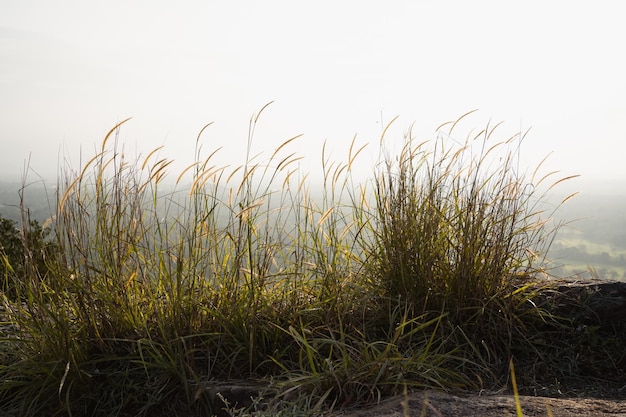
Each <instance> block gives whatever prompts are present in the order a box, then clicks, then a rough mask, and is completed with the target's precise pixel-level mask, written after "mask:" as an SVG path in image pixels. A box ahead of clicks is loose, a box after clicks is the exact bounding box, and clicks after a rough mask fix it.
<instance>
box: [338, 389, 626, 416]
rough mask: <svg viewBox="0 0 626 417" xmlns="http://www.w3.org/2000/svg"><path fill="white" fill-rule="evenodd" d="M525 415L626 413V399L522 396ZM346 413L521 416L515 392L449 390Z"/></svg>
mask: <svg viewBox="0 0 626 417" xmlns="http://www.w3.org/2000/svg"><path fill="white" fill-rule="evenodd" d="M519 403H520V405H521V409H522V413H523V415H524V416H525V417H533V416H554V417H608V416H611V417H615V416H626V399H598V398H547V397H534V396H520V399H519ZM335 416H342V417H405V416H407V417H408V416H411V417H417V416H420V417H472V416H476V417H507V416H517V414H516V404H515V398H514V397H513V395H504V394H491V395H478V394H456V395H453V394H448V393H442V392H434V391H422V392H416V393H412V394H408V395H406V396H399V397H395V398H390V399H387V400H385V401H383V402H381V403H380V404H378V405H376V406H373V407H366V408H361V409H359V410H354V411H344V412H342V413H337V414H335Z"/></svg>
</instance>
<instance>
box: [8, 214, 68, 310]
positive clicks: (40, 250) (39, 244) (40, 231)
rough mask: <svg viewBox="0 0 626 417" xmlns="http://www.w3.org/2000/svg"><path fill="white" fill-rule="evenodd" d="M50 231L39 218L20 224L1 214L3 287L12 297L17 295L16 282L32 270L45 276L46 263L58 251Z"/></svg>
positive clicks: (46, 270)
mask: <svg viewBox="0 0 626 417" xmlns="http://www.w3.org/2000/svg"><path fill="white" fill-rule="evenodd" d="M50 233H51V231H50V229H47V228H43V227H42V226H41V225H40V224H39V222H38V221H37V220H30V221H29V223H28V225H27V227H19V226H18V223H17V222H16V221H14V220H11V219H7V218H5V217H3V216H1V215H0V273H1V274H2V283H1V285H0V289H1V290H2V292H4V293H5V294H6V295H7V296H8V297H9V298H14V297H15V296H16V295H17V288H16V285H17V284H18V283H19V282H20V280H22V279H24V278H25V277H27V276H28V274H29V273H34V274H37V275H38V276H40V277H43V276H45V274H46V273H47V272H48V265H49V264H48V263H47V262H48V261H49V260H50V259H51V258H52V256H54V255H55V254H56V244H55V243H53V242H52V241H51V240H50V239H49V237H50Z"/></svg>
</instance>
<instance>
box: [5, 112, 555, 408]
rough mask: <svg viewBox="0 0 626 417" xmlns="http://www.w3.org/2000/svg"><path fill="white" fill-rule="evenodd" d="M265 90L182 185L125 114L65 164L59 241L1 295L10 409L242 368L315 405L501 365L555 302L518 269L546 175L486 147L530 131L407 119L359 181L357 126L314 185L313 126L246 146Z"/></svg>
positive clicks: (527, 268)
mask: <svg viewBox="0 0 626 417" xmlns="http://www.w3.org/2000/svg"><path fill="white" fill-rule="evenodd" d="M264 109H265V107H264V108H263V109H262V110H261V111H260V112H259V114H257V115H255V116H253V118H252V119H251V121H250V131H249V136H248V154H247V156H246V158H245V161H244V162H243V164H242V165H241V166H239V167H236V168H229V167H225V166H220V165H219V163H218V162H216V160H218V159H219V157H218V155H219V153H218V152H217V151H213V152H211V153H209V154H208V156H204V151H203V145H202V142H203V137H202V135H203V134H204V131H205V129H202V131H201V132H200V134H199V136H198V138H197V141H196V155H195V157H196V158H195V159H196V162H195V163H193V164H192V165H190V166H189V167H188V168H187V169H185V170H184V171H183V172H181V173H180V174H179V175H178V177H177V180H176V186H175V188H174V190H173V191H172V188H171V187H170V186H169V185H167V182H166V179H167V175H168V168H169V166H170V164H171V161H170V160H168V159H166V158H161V157H160V152H161V149H155V150H154V151H153V152H151V153H149V154H148V155H147V156H146V157H145V158H143V159H141V158H136V159H128V157H127V156H126V152H125V149H124V146H123V145H122V144H120V143H119V140H118V136H117V134H118V132H119V129H120V128H121V127H122V125H123V123H126V121H124V122H122V123H120V124H118V125H117V126H115V127H114V128H113V129H111V131H110V132H109V133H108V135H107V136H106V137H105V139H104V141H103V142H102V146H101V149H100V152H98V153H97V154H96V155H95V156H94V157H93V158H92V159H90V160H89V161H88V162H87V163H86V164H84V166H82V167H81V170H80V172H77V173H72V171H71V170H69V169H68V170H67V172H66V174H65V176H64V177H63V178H61V179H60V180H59V183H60V186H61V187H60V189H61V190H62V192H61V193H60V194H59V195H58V199H57V204H56V212H55V213H54V216H53V217H52V218H51V220H50V222H49V223H50V224H49V225H48V226H49V227H51V229H52V230H53V231H54V233H55V236H56V242H55V245H56V247H58V256H55V257H53V258H51V259H50V260H49V265H48V268H47V271H48V272H47V273H45V274H42V273H40V272H39V271H40V270H38V269H36V268H30V269H28V271H27V273H26V274H25V276H19V277H18V276H13V277H12V278H13V282H12V285H13V287H14V288H15V291H16V294H17V296H16V297H12V298H9V297H7V296H5V297H4V305H5V315H6V317H5V321H6V322H7V323H11V324H12V325H14V327H12V328H11V330H10V331H7V332H6V334H5V335H4V338H3V340H2V349H1V354H2V357H1V359H2V362H1V367H0V376H1V380H2V383H1V384H0V403H1V404H2V408H3V409H4V410H7V413H9V414H15V415H25V416H27V415H40V414H42V413H44V414H50V415H54V414H57V415H59V414H68V415H107V416H108V415H155V414H157V412H160V413H162V414H164V415H165V414H167V415H172V414H175V413H181V414H180V415H184V413H191V412H194V411H197V412H204V413H207V412H217V411H218V410H217V407H218V406H216V404H215V402H214V400H213V399H212V398H210V396H209V395H208V394H207V389H206V384H207V383H210V382H215V381H230V380H240V379H246V380H250V379H262V380H264V381H273V384H274V386H275V389H276V390H277V392H279V398H293V396H294V395H296V396H298V397H302V398H304V397H306V398H312V399H313V398H314V399H315V402H316V404H317V405H318V407H319V406H320V405H321V404H326V405H327V406H329V407H340V406H346V405H352V404H356V403H359V402H363V401H372V400H376V399H378V398H381V397H382V396H384V395H387V394H390V393H396V392H401V391H402V390H403V389H406V387H407V385H408V386H412V387H437V388H440V389H450V388H453V387H473V386H478V385H480V384H481V381H483V382H482V383H500V382H502V381H500V380H499V379H498V378H497V377H494V374H496V373H497V372H498V371H499V370H500V369H496V368H497V366H499V365H502V364H508V361H509V359H510V356H511V355H512V349H511V346H512V344H513V343H518V342H519V341H520V340H524V338H523V335H522V334H521V333H519V334H518V333H515V332H516V331H518V332H521V330H515V329H517V328H518V327H519V328H520V329H521V327H523V325H520V326H518V322H519V323H521V319H520V317H522V316H523V315H524V314H527V315H531V316H533V317H535V316H536V317H540V316H541V312H540V311H539V309H536V308H535V309H530V307H531V306H532V304H531V303H527V301H528V300H529V299H530V298H531V297H532V292H531V290H530V286H526V287H524V286H523V285H522V286H520V285H518V284H519V283H520V282H524V280H528V279H530V278H531V277H532V274H533V272H534V271H535V269H536V268H537V267H538V264H537V261H538V258H537V254H539V253H542V250H543V251H545V248H546V247H547V245H548V244H549V242H550V239H551V236H552V235H553V233H554V230H553V229H550V227H549V226H548V223H547V218H546V217H545V216H543V214H542V213H540V212H539V211H538V210H537V209H536V206H535V203H536V202H537V201H540V200H541V195H539V196H536V195H535V194H536V190H537V189H538V188H537V187H538V186H540V185H541V183H542V182H544V181H546V180H547V178H548V177H542V178H539V180H538V181H535V179H534V178H531V180H530V182H527V181H528V180H527V179H526V178H525V177H524V176H523V175H522V174H521V173H520V172H518V171H517V167H516V166H515V154H514V153H510V152H509V153H506V152H505V153H504V156H503V159H502V160H500V162H498V163H497V164H496V165H495V167H494V166H491V165H488V163H487V161H488V160H489V157H490V156H491V155H492V154H495V153H496V152H497V151H498V149H499V148H501V147H504V148H506V147H507V146H508V145H510V144H511V143H513V141H514V140H518V139H517V138H514V139H511V140H508V141H504V142H501V143H496V144H493V145H492V144H491V143H490V142H491V141H492V140H493V139H492V136H494V135H495V133H494V131H495V129H494V128H491V127H487V128H486V129H485V130H484V131H483V132H481V133H480V134H478V135H475V136H473V137H470V138H468V141H467V143H466V144H465V145H464V146H461V147H460V148H458V149H450V148H448V147H447V145H446V142H445V140H444V139H445V138H447V137H451V136H453V135H454V134H455V130H454V128H455V126H456V123H455V124H453V125H452V127H451V128H450V130H449V131H448V132H447V133H446V135H445V136H439V137H438V139H436V140H435V141H432V142H424V143H421V144H416V143H415V141H414V139H413V138H412V137H411V136H410V134H409V136H408V137H407V138H406V143H405V146H404V148H403V150H402V152H401V153H400V155H399V156H398V158H397V159H395V158H394V157H390V156H388V157H386V158H384V160H383V163H382V164H381V165H380V166H379V167H378V168H377V169H376V171H375V173H374V174H375V177H374V180H373V181H371V182H365V183H362V184H357V185H355V184H354V183H353V179H352V177H351V170H352V167H353V164H355V161H356V160H357V158H358V156H359V154H360V153H361V151H362V150H363V148H364V147H362V146H359V145H357V144H356V143H354V142H353V144H352V145H351V147H350V149H349V157H348V159H347V161H346V162H344V163H335V162H333V161H331V160H330V159H328V158H327V156H326V153H325V151H324V152H323V155H322V161H323V165H322V170H323V178H324V187H323V190H322V197H321V198H315V193H314V192H313V191H312V190H311V189H310V188H309V186H308V183H307V180H306V175H303V174H302V173H300V172H299V171H298V169H297V161H298V160H299V158H300V157H299V156H298V155H297V153H296V152H294V151H291V150H290V148H291V147H292V146H293V145H294V144H297V140H298V138H299V137H294V138H291V139H289V140H287V141H285V142H284V143H283V144H282V145H280V146H279V147H278V148H277V149H275V151H274V152H273V153H272V154H271V155H270V156H269V158H267V159H266V160H259V157H258V156H251V152H252V149H253V147H254V143H253V137H254V130H255V128H256V126H257V122H258V120H259V116H260V115H261V113H262V112H263V111H264ZM207 127H208V126H207ZM205 128H206V127H205ZM440 132H442V131H441V130H440ZM442 134H443V133H442ZM383 139H384V135H383ZM384 140H387V139H384ZM475 142H479V143H481V144H482V146H483V148H482V150H481V152H480V153H479V154H478V155H476V156H474V155H471V151H470V148H471V145H473V144H474V143H475ZM427 144H430V145H434V148H432V150H427ZM468 154H469V155H468ZM467 158H469V159H467ZM189 175H191V180H190V181H188V176H189ZM557 183H558V181H557ZM277 186H280V187H279V191H274V189H275V188H276V187H277ZM181 190H185V192H184V193H183V192H181ZM536 197H539V198H536ZM492 306H496V307H492ZM499 316H502V317H499ZM485 317H486V319H485ZM539 319H540V318H538V320H539ZM461 320H463V321H465V322H467V323H471V324H472V325H473V327H472V326H461ZM516 320H517V321H516ZM477 329H482V333H481V332H478V333H477V334H473V333H472V332H473V331H475V330H477ZM477 335H478V337H483V336H484V337H487V336H489V338H490V339H489V340H487V341H485V340H484V339H483V340H481V339H476V336H477ZM494 367H495V368H494ZM489 381H490V382H489ZM290 396H291V397H290Z"/></svg>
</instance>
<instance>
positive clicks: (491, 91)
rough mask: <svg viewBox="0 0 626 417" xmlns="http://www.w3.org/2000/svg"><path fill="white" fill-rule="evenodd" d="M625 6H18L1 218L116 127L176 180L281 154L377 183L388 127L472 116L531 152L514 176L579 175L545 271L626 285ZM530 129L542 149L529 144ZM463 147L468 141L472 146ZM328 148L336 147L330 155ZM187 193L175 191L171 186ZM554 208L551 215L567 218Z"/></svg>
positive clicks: (28, 0)
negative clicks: (351, 154) (342, 165)
mask: <svg viewBox="0 0 626 417" xmlns="http://www.w3.org/2000/svg"><path fill="white" fill-rule="evenodd" d="M624 39H626V25H624V24H623V13H622V5H621V3H620V2H618V1H603V2H594V3H590V2H582V1H567V2H566V1H553V2H543V1H536V0H530V1H524V2H501V1H495V0H479V1H474V2H466V1H452V0H442V1H437V2H434V1H427V0H415V1H408V0H406V1H405V0H399V1H392V2H389V1H385V2H383V1H369V0H366V1H353V0H347V1H341V2H336V1H327V0H322V1H316V2H293V1H286V0H267V1H263V2H257V1H252V0H242V1H233V2H214V1H201V0H190V1H185V2H178V3H176V2H171V1H164V0H153V1H147V0H138V1H133V2H125V1H121V0H112V1H109V2H106V3H92V2H84V1H80V0H59V1H55V2H50V1H47V0H24V1H20V2H8V1H5V2H2V3H0V146H1V149H2V151H1V152H0V179H1V181H0V214H1V215H3V216H8V217H12V216H14V215H15V212H14V207H13V206H14V205H15V201H16V198H17V194H16V192H17V188H19V187H20V186H21V185H20V184H21V183H22V180H23V178H24V176H25V174H28V175H26V177H27V179H28V180H27V182H29V183H30V182H32V183H33V185H32V186H29V188H28V195H29V196H31V197H29V198H31V199H30V200H29V201H28V202H29V206H30V207H31V209H32V210H33V213H35V214H36V216H35V217H39V216H40V215H41V216H45V215H46V214H49V210H44V209H45V208H46V207H44V206H45V205H46V203H44V201H43V200H39V199H38V198H39V197H35V195H37V194H38V193H37V192H35V191H36V188H37V187H38V185H37V184H38V183H39V181H40V180H43V182H44V183H45V184H46V185H47V187H46V189H47V190H48V191H50V190H53V189H54V184H55V183H56V180H57V178H58V176H59V174H60V172H62V171H63V169H65V168H67V167H71V169H79V168H80V166H81V165H82V164H83V163H84V162H85V161H86V160H88V159H89V158H91V157H92V156H93V155H94V154H95V152H96V150H97V149H98V147H99V146H100V143H101V141H102V139H103V138H104V136H105V134H106V133H107V132H108V131H109V129H110V128H111V127H113V126H114V125H115V124H116V123H118V122H120V121H122V120H124V119H126V118H128V117H132V119H131V120H130V121H129V122H128V123H126V124H125V125H124V127H123V129H122V130H121V131H120V138H119V139H120V142H121V143H123V144H124V147H125V149H126V150H127V151H128V152H129V153H131V152H132V153H134V154H137V155H146V154H148V153H149V152H150V151H152V150H153V149H155V148H157V147H160V146H163V149H162V151H161V153H160V154H161V155H162V156H163V157H166V158H169V159H174V160H175V163H174V164H173V165H172V166H171V170H172V172H174V173H175V172H179V171H180V170H181V169H182V168H183V167H185V166H188V165H189V164H190V163H191V162H193V161H194V156H195V146H196V138H197V135H198V132H199V131H200V130H201V129H202V127H203V126H205V125H206V124H207V123H211V122H214V123H213V124H212V125H211V126H210V127H209V128H207V130H206V131H205V132H204V134H203V136H202V138H201V144H202V146H203V149H204V150H205V151H207V152H210V151H212V150H214V149H218V148H220V149H221V150H220V152H219V154H218V155H219V163H220V164H221V165H223V166H225V165H230V166H237V165H239V164H241V163H242V161H243V158H244V157H245V149H246V145H247V138H248V129H249V122H250V118H251V116H252V115H253V114H255V113H256V112H258V111H259V110H260V109H261V108H262V107H263V106H264V105H265V104H267V103H268V102H271V101H272V102H273V103H272V105H271V106H270V107H268V108H267V109H266V110H265V111H264V112H263V114H262V117H261V118H260V119H259V123H258V125H257V126H256V129H255V138H254V142H253V146H252V153H254V154H256V153H260V152H263V153H271V152H272V151H273V150H274V149H275V148H276V147H277V146H279V145H280V144H281V143H283V142H284V141H285V140H287V139H289V138H291V137H293V136H296V135H299V134H302V135H303V136H302V138H301V139H299V140H298V141H297V142H295V143H294V147H295V150H296V151H297V152H298V153H299V154H301V155H303V156H304V157H305V158H304V159H303V160H301V161H300V164H301V168H302V170H303V171H304V172H309V173H310V175H311V179H312V181H318V182H319V180H320V175H321V153H322V152H321V149H322V147H323V146H326V152H327V154H328V155H330V156H331V158H332V159H333V160H336V161H345V157H346V155H347V152H348V149H349V147H350V144H351V142H352V140H353V138H355V135H356V143H357V144H364V143H368V144H370V145H369V146H368V148H367V149H366V151H364V153H363V155H362V157H361V159H360V161H361V162H360V163H359V164H358V165H357V166H355V167H354V172H353V175H354V176H355V178H356V179H357V181H358V180H365V179H366V178H368V177H369V176H370V175H371V173H372V170H373V167H374V166H375V163H376V161H377V157H378V152H379V147H378V141H379V138H380V134H381V132H382V130H383V128H384V126H385V125H386V124H387V123H389V122H390V121H391V120H392V119H394V118H395V117H396V116H399V117H398V119H397V120H396V122H395V123H394V124H393V125H392V128H391V129H390V130H389V132H388V137H390V138H393V140H394V141H397V142H398V143H400V142H401V141H402V138H403V136H404V134H405V133H406V132H407V130H409V129H411V131H412V132H413V134H414V136H415V137H416V138H418V139H432V138H433V136H434V134H433V133H434V130H435V128H436V127H437V126H438V125H440V124H442V123H445V122H447V121H450V120H454V119H456V118H457V117H459V116H460V115H462V114H464V113H466V112H467V111H470V110H473V109H478V111H477V112H476V113H475V114H473V115H472V116H471V118H470V119H469V120H468V121H466V122H465V125H464V130H463V131H464V132H471V131H472V129H475V130H480V129H482V128H484V127H485V126H486V125H487V124H488V123H489V124H491V125H494V124H496V123H498V122H500V121H502V122H504V123H503V125H502V127H501V128H499V131H501V134H499V135H497V136H498V139H505V138H507V137H509V136H511V135H513V134H516V133H518V132H526V131H528V134H527V135H526V137H525V139H524V141H523V143H522V146H521V152H520V161H519V164H520V170H521V171H526V170H532V169H533V167H535V166H536V165H537V164H538V163H539V162H540V161H541V160H543V159H544V157H546V156H548V155H549V158H548V159H547V161H546V162H545V164H544V166H543V168H544V170H545V171H546V172H550V171H558V172H559V173H558V175H559V176H570V175H580V178H577V179H575V180H572V181H570V182H569V183H568V184H567V187H569V188H568V189H567V190H563V191H562V192H563V193H567V192H570V191H580V194H579V195H578V196H577V197H576V198H574V199H572V200H570V201H569V202H568V203H567V204H566V205H565V206H564V207H563V208H562V209H561V210H559V212H558V215H559V216H560V218H559V220H560V219H562V221H563V222H569V221H570V220H576V221H574V222H573V223H568V224H567V225H565V226H564V227H562V228H561V231H560V233H559V239H558V240H557V241H555V242H554V243H553V245H552V252H551V254H550V256H551V257H552V258H553V259H554V264H553V267H554V268H555V269H553V270H551V272H552V271H554V272H555V273H558V274H567V275H572V274H578V273H583V272H585V271H587V270H588V268H589V266H592V267H593V268H595V271H596V272H597V274H598V275H599V276H600V277H601V278H607V279H608V278H610V279H626V276H625V275H624V274H625V271H626V262H625V257H626V227H625V223H626V216H625V214H624V213H625V212H626V210H625V209H626V200H625V193H626V191H625V190H626V187H624V185H625V184H626V165H624V162H623V159H624V155H626V117H625V116H626V77H624V74H626V61H625V60H624V59H623V53H622V51H623V40H624ZM529 129H530V130H529ZM464 139H465V138H464V137H459V138H456V140H459V141H461V142H462V141H463V140H464ZM324 144H325V145H324ZM174 176H175V174H174ZM558 197H559V196H555V197H554V198H555V201H556V200H558Z"/></svg>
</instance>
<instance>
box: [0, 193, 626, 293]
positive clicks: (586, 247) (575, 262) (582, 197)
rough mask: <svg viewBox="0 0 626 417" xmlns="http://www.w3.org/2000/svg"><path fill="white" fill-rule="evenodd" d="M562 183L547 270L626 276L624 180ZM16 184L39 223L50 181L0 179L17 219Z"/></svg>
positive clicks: (3, 208) (6, 212) (50, 204)
mask: <svg viewBox="0 0 626 417" xmlns="http://www.w3.org/2000/svg"><path fill="white" fill-rule="evenodd" d="M576 187H578V188H576ZM564 188H565V189H564V190H560V192H559V193H558V194H554V195H553V196H552V197H551V203H552V205H553V206H555V205H557V204H558V202H559V201H560V200H561V199H562V198H563V197H564V196H565V195H567V194H568V193H570V192H572V191H575V190H576V189H580V190H582V192H581V193H580V194H579V195H577V196H576V197H574V198H572V199H570V200H569V201H568V202H567V203H566V204H565V205H563V206H562V207H561V208H560V209H559V210H558V211H557V212H556V214H555V221H556V222H560V223H562V224H563V226H562V227H561V228H560V229H559V233H558V234H557V238H556V240H555V241H554V242H553V243H552V246H551V249H550V252H549V254H548V258H549V259H551V262H550V263H549V266H548V270H547V272H548V273H549V274H551V275H556V276H560V277H564V276H573V275H580V276H585V277H588V276H589V275H590V273H589V270H590V268H593V269H594V270H595V272H596V273H597V274H598V276H599V277H600V278H606V279H613V280H621V281H626V181H587V182H585V181H580V182H578V183H575V184H572V185H570V184H568V185H567V187H564ZM20 190H22V193H23V196H24V201H25V204H26V207H27V208H28V210H29V214H30V217H31V219H33V220H38V221H39V222H40V223H43V222H44V221H45V220H46V219H47V218H49V217H50V216H51V214H52V213H53V211H54V207H55V204H56V185H55V184H51V183H45V184H44V183H43V182H42V181H39V182H33V183H31V184H28V185H27V186H26V187H23V186H22V184H19V183H15V182H6V181H5V182H2V181H0V215H1V216H2V217H5V218H9V219H12V220H15V221H16V222H18V223H19V222H20V221H21V214H20V208H19V206H20V194H19V192H20Z"/></svg>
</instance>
